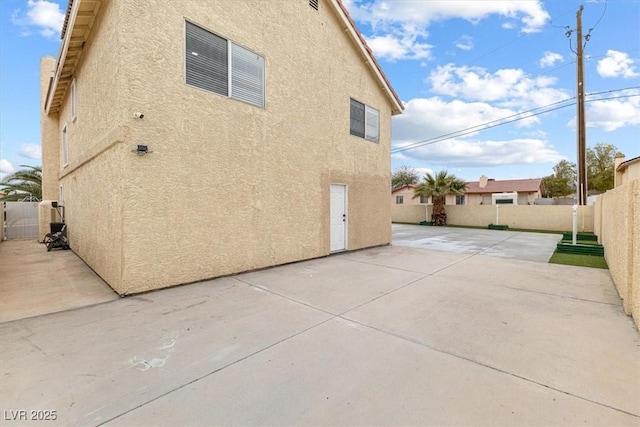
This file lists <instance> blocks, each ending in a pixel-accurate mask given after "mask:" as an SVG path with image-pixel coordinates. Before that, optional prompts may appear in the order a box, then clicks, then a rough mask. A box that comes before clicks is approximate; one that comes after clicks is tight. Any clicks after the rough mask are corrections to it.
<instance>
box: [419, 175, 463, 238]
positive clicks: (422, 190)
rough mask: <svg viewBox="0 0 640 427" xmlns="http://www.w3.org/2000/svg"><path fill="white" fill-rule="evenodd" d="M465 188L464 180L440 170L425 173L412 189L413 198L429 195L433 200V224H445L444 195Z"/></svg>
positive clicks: (460, 192) (461, 191)
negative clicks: (422, 178)
mask: <svg viewBox="0 0 640 427" xmlns="http://www.w3.org/2000/svg"><path fill="white" fill-rule="evenodd" d="M466 189H467V183H466V182H464V181H463V180H461V179H460V178H458V177H456V176H455V175H450V174H449V173H448V172H447V171H440V172H437V173H435V174H433V175H432V174H430V173H427V174H426V175H425V177H424V180H423V181H422V182H421V183H420V184H418V186H417V187H416V188H415V189H414V190H413V198H414V199H415V198H416V197H421V196H424V197H431V199H432V200H433V213H432V214H431V222H432V223H433V225H447V214H446V212H445V209H444V201H445V197H446V196H447V195H448V194H464V192H465V190H466Z"/></svg>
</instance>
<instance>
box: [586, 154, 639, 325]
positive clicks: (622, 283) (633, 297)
mask: <svg viewBox="0 0 640 427" xmlns="http://www.w3.org/2000/svg"><path fill="white" fill-rule="evenodd" d="M636 165H637V166H636ZM632 166H635V168H637V169H636V170H635V171H633V170H632V169H634V168H632ZM629 170H631V171H632V172H633V173H637V170H640V163H638V164H635V165H631V166H630V167H629ZM624 182H625V183H624V184H623V185H621V186H619V187H616V188H614V189H613V190H609V191H607V192H606V193H604V194H601V195H600V197H599V198H598V201H597V202H596V210H597V211H599V215H598V218H597V220H598V224H597V226H596V232H597V233H598V238H599V240H600V242H601V243H602V245H603V246H604V254H605V258H606V259H607V264H609V271H610V272H611V277H612V278H613V281H614V283H615V285H616V288H617V289H618V293H619V295H620V297H621V298H622V299H623V306H624V310H625V312H626V313H627V314H630V315H632V316H633V318H634V321H635V323H636V325H637V326H638V327H640V179H634V180H628V181H624Z"/></svg>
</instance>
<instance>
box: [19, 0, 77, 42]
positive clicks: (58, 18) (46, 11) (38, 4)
mask: <svg viewBox="0 0 640 427" xmlns="http://www.w3.org/2000/svg"><path fill="white" fill-rule="evenodd" d="M64 15H65V13H64V11H62V10H60V5H59V4H57V3H54V2H51V1H47V0H28V1H27V11H26V12H25V13H22V11H21V10H20V9H18V10H15V11H14V12H13V13H12V14H11V20H12V21H13V23H14V24H15V25H18V26H21V27H27V29H23V30H22V31H21V35H30V34H31V33H30V31H29V30H28V28H29V27H36V28H37V29H38V30H39V32H40V34H41V35H42V36H44V37H47V38H54V37H57V36H59V35H60V31H61V30H62V24H63V23H64Z"/></svg>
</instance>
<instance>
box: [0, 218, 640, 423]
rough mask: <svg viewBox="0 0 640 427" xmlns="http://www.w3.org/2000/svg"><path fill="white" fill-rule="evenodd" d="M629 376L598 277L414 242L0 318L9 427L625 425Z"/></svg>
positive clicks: (606, 283)
mask: <svg viewBox="0 0 640 427" xmlns="http://www.w3.org/2000/svg"><path fill="white" fill-rule="evenodd" d="M425 228H426V227H425ZM432 228H435V227H432ZM525 237H526V236H525ZM534 240H535V239H534ZM639 376H640V337H639V335H638V331H637V330H636V329H635V328H634V326H633V323H632V322H631V320H630V319H629V317H628V316H626V315H625V314H624V313H623V311H622V306H621V304H620V301H619V299H617V297H616V294H615V290H614V286H613V283H612V281H611V278H610V277H609V276H608V272H607V271H606V270H596V269H589V268H581V267H568V266H560V265H549V264H546V263H540V262H532V261H524V260H519V259H512V258H498V257H492V256H483V255H477V254H473V253H472V254H467V253H454V252H441V251H433V250H426V249H417V248H411V247H394V246H390V247H381V248H373V249H368V250H363V251H358V252H354V253H343V254H339V255H335V256H331V257H328V258H323V259H317V260H311V261H306V262H301V263H297V264H291V265H286V266H281V267H277V268H272V269H268V270H263V271H257V272H253V273H246V274H241V275H237V276H234V277H227V278H221V279H217V280H210V281H206V282H201V283H197V284H191V285H187V286H181V287H175V288H171V289H165V290H161V291H156V292H152V293H147V294H143V295H138V296H133V297H127V298H122V299H117V300H114V301H110V302H106V303H103V304H98V305H92V306H89V307H85V308H76V309H73V310H69V311H64V312H58V313H51V314H47V315H42V316H38V317H32V318H27V319H22V320H14V321H10V322H5V323H2V324H0V378H2V381H0V393H1V395H2V399H0V413H1V414H3V415H4V416H5V419H3V425H9V426H11V425H29V424H35V422H34V423H29V422H25V421H19V420H14V419H12V414H14V415H15V414H18V413H20V412H18V411H24V410H31V409H35V410H38V409H40V410H55V411H57V412H56V414H57V420H56V421H49V422H47V424H48V425H103V424H105V423H107V424H113V425H163V424H165V425H211V424H223V423H225V424H241V425H267V424H268V425H327V424H329V425H333V424H336V425H346V424H349V425H354V424H357V425H425V424H426V425H434V424H436V425H490V426H493V425H563V426H565V425H594V424H595V425H634V426H637V425H638V424H639V423H640V407H639V403H638V402H639V399H638V389H637V384H638V383H639V382H640V377H639ZM7 416H8V417H9V418H6V417H7ZM40 423H41V422H40Z"/></svg>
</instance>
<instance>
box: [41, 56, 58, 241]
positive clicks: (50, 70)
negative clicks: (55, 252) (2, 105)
mask: <svg viewBox="0 0 640 427" xmlns="http://www.w3.org/2000/svg"><path fill="white" fill-rule="evenodd" d="M55 68H56V60H55V58H53V57H51V56H47V57H44V58H42V59H41V60H40V112H41V114H40V132H41V135H42V141H43V143H42V175H43V177H45V179H43V181H42V200H58V174H59V173H60V128H59V125H58V114H51V115H47V114H45V113H44V104H45V101H46V98H47V91H48V89H49V81H50V79H51V78H52V77H53V75H54V72H55ZM41 231H42V230H41ZM40 234H41V235H42V233H40ZM45 234H46V233H45Z"/></svg>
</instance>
